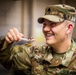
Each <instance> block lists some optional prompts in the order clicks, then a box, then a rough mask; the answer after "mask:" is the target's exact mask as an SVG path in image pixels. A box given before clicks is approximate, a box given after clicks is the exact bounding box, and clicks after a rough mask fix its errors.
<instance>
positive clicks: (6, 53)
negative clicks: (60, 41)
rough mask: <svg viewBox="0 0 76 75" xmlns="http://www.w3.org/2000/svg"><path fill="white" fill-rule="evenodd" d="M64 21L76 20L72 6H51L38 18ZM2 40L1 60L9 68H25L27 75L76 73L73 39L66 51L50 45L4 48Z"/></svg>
mask: <svg viewBox="0 0 76 75" xmlns="http://www.w3.org/2000/svg"><path fill="white" fill-rule="evenodd" d="M44 19H47V20H50V21H54V22H62V21H64V20H70V21H72V22H75V20H76V19H75V9H74V8H73V7H70V6H65V5H63V6H62V5H58V6H57V5H56V6H49V7H47V8H46V10H45V16H43V17H40V18H39V19H38V22H39V23H42V22H43V20H44ZM2 45H3V40H0V62H1V64H2V65H3V66H4V67H6V68H7V69H10V68H13V69H18V70H23V71H24V73H25V74H26V75H76V44H75V42H74V41H73V40H72V44H71V46H70V48H69V49H68V50H67V52H65V53H56V52H54V51H53V49H52V47H50V46H40V47H36V46H32V45H30V44H24V45H15V46H12V44H9V46H7V47H5V48H3V47H2Z"/></svg>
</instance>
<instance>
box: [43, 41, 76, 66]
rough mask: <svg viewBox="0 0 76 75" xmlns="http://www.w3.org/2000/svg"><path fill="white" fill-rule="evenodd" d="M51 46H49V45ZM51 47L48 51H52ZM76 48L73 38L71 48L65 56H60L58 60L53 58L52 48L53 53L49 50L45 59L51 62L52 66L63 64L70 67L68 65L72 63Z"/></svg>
mask: <svg viewBox="0 0 76 75" xmlns="http://www.w3.org/2000/svg"><path fill="white" fill-rule="evenodd" d="M48 48H49V47H48ZM50 49H51V48H49V49H47V50H48V51H50ZM75 49H76V44H75V42H74V41H73V40H72V44H71V46H70V47H69V49H68V50H67V52H66V53H65V54H64V57H63V58H60V59H58V60H55V59H54V58H53V55H52V49H51V51H50V52H51V53H50V52H48V53H47V54H46V55H45V57H44V59H45V60H46V61H48V62H49V63H50V66H53V67H54V66H59V65H63V66H65V67H68V65H69V64H70V62H71V59H72V56H73V54H74V51H75Z"/></svg>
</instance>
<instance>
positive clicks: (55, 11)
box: [38, 4, 76, 23]
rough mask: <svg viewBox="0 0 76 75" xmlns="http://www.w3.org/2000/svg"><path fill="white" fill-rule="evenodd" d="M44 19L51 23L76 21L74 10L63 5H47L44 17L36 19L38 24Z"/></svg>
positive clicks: (75, 10)
mask: <svg viewBox="0 0 76 75" xmlns="http://www.w3.org/2000/svg"><path fill="white" fill-rule="evenodd" d="M44 19H47V20H49V21H52V22H63V21H64V20H70V21H72V22H75V21H76V9H75V8H74V7H72V6H69V5H65V4H58V5H49V6H48V7H47V8H46V9H45V15H44V16H42V17H39V18H38V22H39V23H43V21H44Z"/></svg>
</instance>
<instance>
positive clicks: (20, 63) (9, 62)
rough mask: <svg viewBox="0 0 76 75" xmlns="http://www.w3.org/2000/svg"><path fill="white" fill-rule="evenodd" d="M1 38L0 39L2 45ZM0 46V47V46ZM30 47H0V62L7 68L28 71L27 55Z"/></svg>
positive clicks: (29, 65) (29, 64) (29, 61)
mask: <svg viewBox="0 0 76 75" xmlns="http://www.w3.org/2000/svg"><path fill="white" fill-rule="evenodd" d="M2 44H3V40H0V45H1V46H2ZM0 48H1V47H0ZM29 50H30V48H29V47H27V46H26V45H17V46H14V47H12V45H11V44H10V45H9V46H7V47H5V48H2V49H0V63H1V64H2V65H3V66H4V67H5V68H7V69H10V68H14V69H16V70H17V69H18V70H25V71H26V72H29V71H30V67H31V58H30V57H29V52H30V51H29Z"/></svg>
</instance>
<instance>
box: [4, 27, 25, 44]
mask: <svg viewBox="0 0 76 75" xmlns="http://www.w3.org/2000/svg"><path fill="white" fill-rule="evenodd" d="M23 37H24V35H23V34H22V33H20V32H19V31H18V30H17V29H16V28H12V29H10V30H9V31H8V33H7V34H6V36H5V41H4V45H7V44H9V43H12V42H14V41H16V42H17V41H20V40H21V39H22V38H23Z"/></svg>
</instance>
